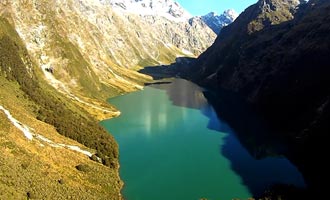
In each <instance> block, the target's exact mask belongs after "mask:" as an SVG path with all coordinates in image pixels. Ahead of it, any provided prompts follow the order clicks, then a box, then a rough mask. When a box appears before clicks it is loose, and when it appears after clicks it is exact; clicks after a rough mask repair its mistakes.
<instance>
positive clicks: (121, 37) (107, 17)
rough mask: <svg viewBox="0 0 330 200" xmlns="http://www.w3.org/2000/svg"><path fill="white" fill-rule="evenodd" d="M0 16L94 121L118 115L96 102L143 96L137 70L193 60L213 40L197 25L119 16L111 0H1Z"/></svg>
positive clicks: (160, 18) (46, 73) (125, 14)
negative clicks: (139, 92) (138, 93)
mask: <svg viewBox="0 0 330 200" xmlns="http://www.w3.org/2000/svg"><path fill="white" fill-rule="evenodd" d="M154 2H155V5H157V4H156V3H157V2H156V1H154ZM134 3H137V2H135V1H134ZM0 12H1V15H2V16H3V17H4V18H6V19H7V20H8V21H9V22H10V23H11V24H12V25H13V26H15V29H16V31H17V32H18V33H19V36H20V37H21V38H22V39H23V41H24V43H25V45H26V46H27V50H28V52H29V54H30V55H31V57H32V59H33V61H34V62H35V63H36V64H37V65H38V66H39V67H40V68H42V69H43V72H44V77H45V78H46V80H47V81H48V82H49V83H50V84H51V85H52V86H54V87H55V88H56V89H57V90H59V91H61V92H62V93H64V94H66V95H67V96H69V97H70V98H72V99H73V100H75V101H77V102H78V103H80V104H81V106H82V107H84V108H86V109H88V111H89V112H93V113H95V115H99V116H98V117H99V118H106V117H111V116H115V115H118V113H116V112H114V111H115V110H114V109H110V110H109V109H108V108H104V107H103V106H102V103H101V102H99V101H97V100H95V99H101V100H105V99H106V98H108V97H110V96H115V95H118V94H121V93H124V92H130V91H134V90H137V89H141V88H142V85H143V84H142V83H143V82H145V81H146V80H148V77H146V76H143V75H141V74H138V73H136V72H135V71H133V70H134V69H137V68H140V67H142V66H147V65H158V64H160V63H171V62H173V61H174V60H175V58H176V57H177V56H195V55H198V54H199V53H201V52H202V51H203V50H205V49H206V48H207V47H208V46H209V45H211V44H212V42H213V41H214V39H215V34H214V33H213V32H212V31H211V30H210V29H209V28H208V27H207V26H206V25H205V24H204V23H203V22H201V21H197V20H194V21H192V22H190V23H189V22H188V21H182V22H176V21H173V20H169V19H167V18H164V17H163V16H161V15H144V16H142V15H138V14H135V13H129V12H124V11H121V10H118V9H113V8H112V1H79V0H69V1H63V0H56V1H38V2H34V1H32V0H28V1H7V0H6V1H1V6H0ZM155 30H156V31H155ZM90 102H92V104H94V106H93V108H92V106H90ZM96 105H98V106H96ZM100 111H101V112H100ZM103 111H105V113H106V114H105V116H102V113H103ZM100 113H101V114H100Z"/></svg>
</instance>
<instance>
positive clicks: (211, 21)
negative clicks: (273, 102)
mask: <svg viewBox="0 0 330 200" xmlns="http://www.w3.org/2000/svg"><path fill="white" fill-rule="evenodd" d="M237 17H238V14H237V13H236V12H235V11H234V10H226V11H224V12H223V14H221V15H217V14H216V13H215V12H210V13H208V14H206V15H204V16H202V17H201V18H202V20H203V22H205V24H207V25H208V26H209V27H210V28H211V29H212V30H213V31H214V32H215V33H216V34H219V33H220V30H221V29H222V28H223V27H225V26H227V25H229V24H231V23H232V22H233V21H235V19H236V18H237Z"/></svg>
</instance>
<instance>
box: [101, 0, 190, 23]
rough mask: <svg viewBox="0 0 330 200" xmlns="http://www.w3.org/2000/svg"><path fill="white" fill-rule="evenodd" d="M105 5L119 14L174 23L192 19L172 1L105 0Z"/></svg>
mask: <svg viewBox="0 0 330 200" xmlns="http://www.w3.org/2000/svg"><path fill="white" fill-rule="evenodd" d="M101 2H102V4H104V5H111V6H112V8H113V9H114V10H117V11H119V12H127V13H134V14H137V15H143V16H146V15H153V16H162V17H165V18H167V19H169V20H172V21H178V22H180V21H181V22H182V21H187V20H188V19H190V18H191V17H192V15H191V14H190V13H188V12H187V11H186V10H185V9H184V8H182V7H181V6H180V5H179V4H178V3H177V2H175V1H172V0H166V1H160V0H158V1H157V0H137V1H136V0H103V1H101Z"/></svg>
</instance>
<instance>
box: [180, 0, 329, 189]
mask: <svg viewBox="0 0 330 200" xmlns="http://www.w3.org/2000/svg"><path fill="white" fill-rule="evenodd" d="M297 5H298V3H297V2H296V1H276V0H260V1H259V2H258V3H257V4H255V5H253V6H251V7H249V8H248V9H246V10H245V12H244V13H242V14H241V15H240V16H239V17H238V18H237V20H236V21H235V22H234V23H233V24H231V25H229V26H228V27H226V28H224V29H223V31H222V34H220V35H219V37H218V38H217V40H216V42H215V43H214V45H213V46H212V47H210V48H209V49H208V50H207V51H206V52H205V53H203V54H202V55H201V56H200V57H199V58H198V59H197V61H196V62H195V63H194V65H193V66H191V68H190V69H188V70H187V71H185V72H183V73H185V76H186V77H188V78H191V79H192V80H194V81H196V82H198V83H200V84H202V85H204V86H206V87H209V88H212V89H213V90H215V91H218V92H220V91H221V90H223V89H225V90H229V91H232V92H236V93H238V94H240V95H241V96H243V97H244V98H245V99H246V100H247V101H248V102H250V103H251V104H252V105H253V106H254V107H255V108H256V109H257V110H258V112H259V113H261V114H262V116H263V117H264V118H265V119H267V120H268V122H270V124H271V125H272V126H273V128H274V129H275V132H276V134H278V135H282V136H283V137H285V138H287V140H288V141H290V143H291V148H292V151H291V152H294V153H292V154H290V155H287V156H289V157H290V158H291V160H292V161H294V162H296V164H297V165H298V167H299V168H300V170H301V171H302V172H303V173H304V175H305V178H306V181H307V182H308V184H309V185H310V187H311V188H312V191H314V193H313V194H314V195H322V194H324V193H325V191H326V190H325V189H324V188H325V185H326V184H325V180H324V178H323V176H324V173H325V174H326V173H327V169H328V168H327V165H324V164H321V165H315V163H320V162H321V160H319V158H320V157H322V156H326V155H325V153H324V150H323V149H322V148H323V147H324V146H325V145H327V144H326V143H327V140H326V135H327V134H328V133H329V131H330V127H329V124H330V123H329V121H330V115H329V113H330V107H329V95H330V90H329V85H330V82H329V80H330V79H329V75H330V70H329V67H328V65H329V62H330V60H329V55H330V36H329V34H328V33H329V31H330V12H329V9H330V2H329V1H327V0H312V1H308V3H302V4H300V5H299V9H298V10H297V9H295V8H297ZM186 69H187V68H186ZM315 191H316V192H315Z"/></svg>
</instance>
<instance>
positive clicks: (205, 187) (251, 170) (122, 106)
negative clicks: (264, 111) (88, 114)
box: [101, 79, 305, 200]
mask: <svg viewBox="0 0 330 200" xmlns="http://www.w3.org/2000/svg"><path fill="white" fill-rule="evenodd" d="M109 102H110V103H111V104H112V105H115V106H116V107H117V108H118V109H119V110H120V111H121V115H120V116H119V117H118V118H114V119H111V120H105V121H102V122H101V124H102V125H103V126H104V127H105V128H106V129H107V130H108V131H109V132H110V133H111V134H113V136H114V137H115V139H116V140H117V142H118V144H119V152H120V176H121V179H122V180H123V181H124V183H125V185H124V188H123V191H122V193H123V195H124V198H125V199H126V200H169V199H180V200H199V199H201V198H207V199H208V200H229V199H234V198H239V199H248V198H249V197H252V196H253V195H256V193H259V192H262V191H263V190H265V188H266V187H267V186H270V185H272V184H274V183H283V184H292V185H296V186H298V187H303V186H304V185H305V184H304V179H303V177H302V175H301V174H300V173H299V171H298V170H297V169H296V167H295V166H294V165H292V164H291V163H290V162H289V161H288V160H287V159H286V158H285V157H282V156H278V155H276V156H275V155H272V156H266V157H263V158H259V159H256V158H255V156H252V155H251V153H249V151H248V150H247V149H246V148H245V147H244V146H243V145H242V142H241V141H239V140H238V139H237V136H236V134H235V132H234V131H233V129H232V128H231V127H229V125H228V124H227V123H226V122H225V121H223V120H221V119H219V117H218V116H217V114H216V113H215V111H214V109H213V107H212V106H211V105H210V104H209V103H208V102H207V100H206V98H205V97H204V95H203V90H202V89H201V88H199V87H198V86H196V85H195V84H193V83H191V82H188V81H185V80H181V79H174V80H171V83H167V84H159V85H151V86H147V87H145V88H144V90H142V91H137V92H134V93H130V94H127V95H123V96H119V97H115V98H112V99H110V100H109ZM220 118H221V116H220ZM237 118H238V119H239V118H240V116H237ZM219 130H221V131H219Z"/></svg>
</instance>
